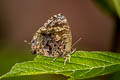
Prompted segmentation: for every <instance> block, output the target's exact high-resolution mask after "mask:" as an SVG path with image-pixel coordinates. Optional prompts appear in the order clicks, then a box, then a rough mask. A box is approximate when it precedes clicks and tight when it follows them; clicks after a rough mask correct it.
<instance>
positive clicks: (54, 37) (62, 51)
mask: <svg viewBox="0 0 120 80" xmlns="http://www.w3.org/2000/svg"><path fill="white" fill-rule="evenodd" d="M71 45H72V35H71V30H70V27H69V24H68V22H67V19H66V17H65V16H64V15H63V14H61V13H60V14H57V15H54V16H52V17H51V18H50V19H49V20H48V21H47V22H46V23H45V24H44V25H43V26H42V27H40V28H39V29H38V30H37V31H36V33H35V34H34V36H33V39H32V40H31V48H32V52H33V54H42V55H43V56H47V57H55V58H57V57H67V56H70V53H71Z"/></svg>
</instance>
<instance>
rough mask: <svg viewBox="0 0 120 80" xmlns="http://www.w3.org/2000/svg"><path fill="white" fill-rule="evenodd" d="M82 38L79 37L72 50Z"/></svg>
mask: <svg viewBox="0 0 120 80" xmlns="http://www.w3.org/2000/svg"><path fill="white" fill-rule="evenodd" d="M81 39H82V38H81V37H80V38H79V39H78V40H77V41H76V42H75V43H74V44H73V45H72V48H73V47H74V46H75V45H76V44H77V43H78V42H79V41H80V40H81Z"/></svg>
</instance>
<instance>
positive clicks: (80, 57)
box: [0, 51, 120, 80]
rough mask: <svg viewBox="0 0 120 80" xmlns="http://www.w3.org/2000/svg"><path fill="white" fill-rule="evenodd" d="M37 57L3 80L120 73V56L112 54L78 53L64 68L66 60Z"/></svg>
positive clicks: (17, 68)
mask: <svg viewBox="0 0 120 80" xmlns="http://www.w3.org/2000/svg"><path fill="white" fill-rule="evenodd" d="M52 60H53V58H50V57H44V56H41V55H37V57H36V58H35V59H34V60H33V61H28V62H23V63H17V64H15V65H14V66H13V67H12V69H11V70H10V72H8V73H7V74H5V75H3V76H1V77H0V78H1V79H3V80H4V79H5V78H7V77H8V78H9V77H17V76H30V75H31V76H33V75H40V74H44V75H47V74H62V75H64V76H67V77H70V78H69V80H75V79H86V78H92V77H95V76H101V75H106V74H109V73H112V72H115V71H120V55H119V54H115V53H111V52H87V51H77V52H75V53H74V54H73V55H72V56H71V62H70V63H69V62H67V63H66V65H65V66H64V59H63V58H59V59H57V60H56V61H54V62H52Z"/></svg>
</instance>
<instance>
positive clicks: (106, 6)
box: [93, 0, 120, 17]
mask: <svg viewBox="0 0 120 80" xmlns="http://www.w3.org/2000/svg"><path fill="white" fill-rule="evenodd" d="M93 2H95V3H96V4H97V6H99V7H100V9H101V10H102V11H104V12H105V13H107V14H109V15H111V16H116V15H118V16H119V17H120V0H93Z"/></svg>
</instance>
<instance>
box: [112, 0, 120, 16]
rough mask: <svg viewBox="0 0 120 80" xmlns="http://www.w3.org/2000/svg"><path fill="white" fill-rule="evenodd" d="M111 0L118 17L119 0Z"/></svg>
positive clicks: (119, 9) (119, 12) (119, 13)
mask: <svg viewBox="0 0 120 80" xmlns="http://www.w3.org/2000/svg"><path fill="white" fill-rule="evenodd" d="M113 2H114V5H115V9H116V12H117V13H118V15H119V17H120V0H113Z"/></svg>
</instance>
